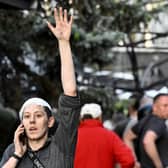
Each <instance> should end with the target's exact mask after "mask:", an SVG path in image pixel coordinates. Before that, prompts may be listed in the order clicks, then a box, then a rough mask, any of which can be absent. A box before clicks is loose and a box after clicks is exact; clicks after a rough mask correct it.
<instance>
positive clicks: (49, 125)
mask: <svg viewBox="0 0 168 168" xmlns="http://www.w3.org/2000/svg"><path fill="white" fill-rule="evenodd" d="M54 123H55V118H54V117H53V116H51V117H50V118H49V119H48V128H51V127H52V126H53V125H54Z"/></svg>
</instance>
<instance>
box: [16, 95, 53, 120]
mask: <svg viewBox="0 0 168 168" xmlns="http://www.w3.org/2000/svg"><path fill="white" fill-rule="evenodd" d="M32 104H35V105H40V106H42V107H47V108H48V109H49V110H50V111H51V110H52V109H51V106H50V105H49V104H48V103H47V101H45V100H44V99H41V98H37V97H35V98H30V99H28V100H27V101H25V102H24V104H23V105H22V107H21V109H20V111H19V118H20V120H22V118H23V113H24V109H25V107H27V106H29V105H32Z"/></svg>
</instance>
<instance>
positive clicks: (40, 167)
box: [27, 150, 45, 168]
mask: <svg viewBox="0 0 168 168" xmlns="http://www.w3.org/2000/svg"><path fill="white" fill-rule="evenodd" d="M27 153H28V156H29V158H30V159H31V161H32V162H33V165H34V166H35V167H36V168H45V166H44V165H43V164H42V163H41V161H40V160H39V158H38V157H37V155H36V154H35V153H34V152H33V151H31V150H28V151H27Z"/></svg>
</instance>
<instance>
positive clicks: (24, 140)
mask: <svg viewBox="0 0 168 168" xmlns="http://www.w3.org/2000/svg"><path fill="white" fill-rule="evenodd" d="M19 140H20V141H21V142H22V143H23V145H25V144H26V143H27V136H26V132H25V130H24V132H23V133H22V134H20V137H19Z"/></svg>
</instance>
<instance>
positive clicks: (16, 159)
mask: <svg viewBox="0 0 168 168" xmlns="http://www.w3.org/2000/svg"><path fill="white" fill-rule="evenodd" d="M54 17H55V21H56V23H57V24H56V27H54V26H52V25H51V24H50V23H48V27H49V29H50V30H51V32H52V33H53V34H54V35H55V37H56V38H57V39H58V44H59V50H60V57H61V77H62V85H63V90H64V94H63V95H61V96H60V99H59V112H58V113H59V115H60V116H59V125H58V128H57V130H56V131H55V133H54V135H53V136H52V137H49V128H51V127H52V126H53V124H54V117H53V116H52V113H51V107H50V105H49V104H48V103H47V102H46V101H45V100H43V99H41V98H31V99H28V100H27V101H26V102H25V103H24V104H23V106H22V107H21V110H20V113H19V115H20V119H21V121H22V122H21V124H20V125H19V126H18V128H17V129H16V131H15V135H14V143H13V144H11V145H9V147H8V148H7V149H6V151H5V152H4V155H3V158H2V160H1V163H0V167H1V168H2V167H3V168H33V167H37V168H38V167H40V168H44V167H45V168H73V157H74V150H75V144H76V136H77V134H76V133H77V125H78V118H79V110H80V102H79V97H78V95H77V91H76V82H75V73H74V66H73V60H72V55H71V49H70V43H69V39H70V34H71V25H72V16H71V17H70V20H68V18H67V11H66V10H64V11H63V10H62V8H59V11H57V10H56V9H55V11H54Z"/></svg>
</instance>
